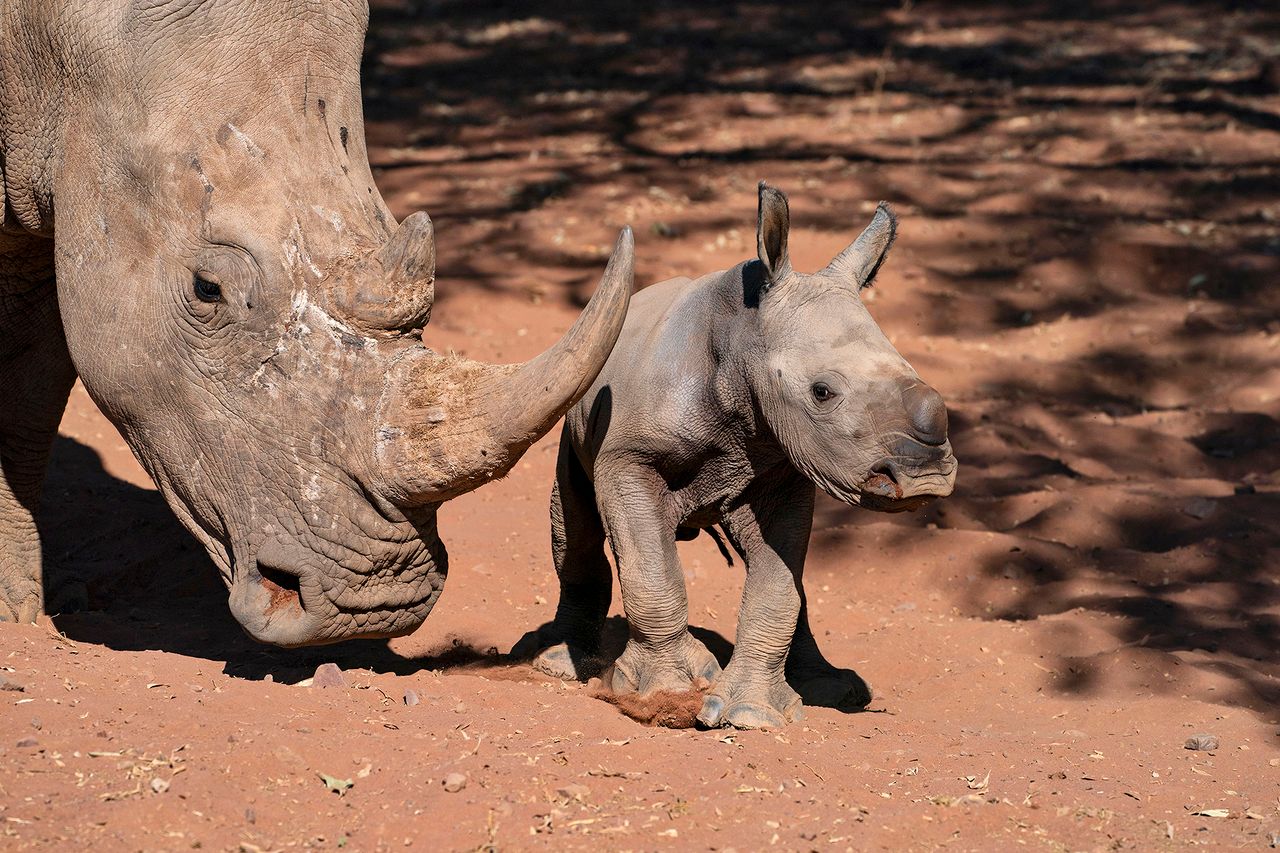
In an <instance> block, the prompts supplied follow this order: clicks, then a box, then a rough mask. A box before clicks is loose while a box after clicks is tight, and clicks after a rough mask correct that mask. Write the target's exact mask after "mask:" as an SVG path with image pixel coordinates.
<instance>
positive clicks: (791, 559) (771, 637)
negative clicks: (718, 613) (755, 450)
mask: <svg viewBox="0 0 1280 853" xmlns="http://www.w3.org/2000/svg"><path fill="white" fill-rule="evenodd" d="M805 485H807V484H799V483H796V484H792V485H790V486H789V487H782V488H778V489H772V490H769V491H768V493H767V494H763V493H762V494H757V495H755V496H753V497H752V498H751V499H750V500H748V501H747V502H746V503H745V504H744V505H742V506H740V507H738V508H737V509H735V510H734V511H733V512H731V513H729V514H728V515H727V516H726V518H725V520H724V525H723V526H724V529H725V533H727V534H728V536H729V538H730V540H731V541H732V542H733V545H734V547H735V548H736V549H737V550H738V551H739V553H741V554H742V555H743V557H744V559H745V561H746V564H747V579H746V583H745V584H744V585H743V589H742V606H741V607H740V608H739V610H738V633H737V639H736V641H735V643H734V649H733V657H732V658H731V659H730V661H729V665H728V666H727V667H725V669H724V672H722V673H721V674H720V677H719V678H718V679H716V681H715V683H713V684H712V686H711V691H710V693H709V694H708V695H707V698H706V700H705V701H704V702H703V705H702V710H701V712H699V714H698V721H699V722H701V723H702V724H703V725H706V726H712V727H715V726H734V727H735V728H743V729H776V728H781V727H782V726H784V725H785V724H787V723H789V722H793V721H795V720H798V719H800V718H801V716H802V707H803V703H802V702H801V699H800V695H799V694H798V693H796V691H795V690H794V689H792V687H791V685H789V684H788V683H787V677H786V664H787V655H788V652H789V651H790V648H791V640H792V637H793V636H794V634H795V630H796V619H797V617H798V616H799V614H800V600H801V597H800V577H801V571H802V569H803V564H804V551H805V543H807V541H808V537H809V515H808V514H807V513H803V512H801V513H797V511H796V502H797V501H800V502H801V503H803V500H804V495H805ZM762 491H763V490H762ZM808 494H809V504H810V506H811V505H812V500H813V497H812V488H811V487H810V490H809V492H808Z"/></svg>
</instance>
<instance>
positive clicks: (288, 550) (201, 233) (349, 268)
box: [0, 0, 632, 645]
mask: <svg viewBox="0 0 1280 853" xmlns="http://www.w3.org/2000/svg"><path fill="white" fill-rule="evenodd" d="M367 18H368V8H367V5H366V4H365V3H364V2H355V0H276V1H275V2H263V0H259V2H237V0H222V2H216V3H215V2H198V0H187V1H186V2H174V1H173V0H170V1H169V2H165V1H164V0H133V2H129V0H0V199H2V201H3V204H0V620H3V619H19V620H31V619H33V618H34V617H35V616H37V615H38V614H39V613H40V611H41V609H42V585H41V554H40V544H39V537H38V534H37V531H36V527H35V523H34V520H33V512H34V509H35V507H36V503H37V500H38V493H39V486H40V482H41V480H42V479H43V475H44V468H45V464H46V461H47V457H48V453H49V449H50V446H51V442H52V439H53V436H54V434H55V432H56V429H57V424H58V422H59V419H60V416H61V413H62V410H63V408H64V407H65V404H66V399H67V395H68V393H69V391H70V388H71V386H72V384H73V382H74V380H75V378H76V377H77V376H79V378H80V379H81V381H82V382H83V384H84V387H85V388H86V390H87V391H88V392H89V394H90V395H91V396H92V397H93V399H94V401H95V402H96V403H97V404H98V406H99V407H100V408H101V409H102V411H103V413H104V414H105V415H106V416H107V417H108V418H109V419H110V420H111V421H112V422H113V423H114V424H115V425H116V426H117V427H118V428H119V429H120V431H121V433H122V434H123V436H124V437H125V439H126V441H127V442H128V443H129V446H130V447H131V448H132V449H133V451H134V453H135V454H136V455H137V457H138V459H139V460H140V461H141V463H142V464H143V466H144V467H145V468H146V469H147V471H148V472H149V473H150V474H151V476H152V478H153V479H154V480H155V482H156V484H157V486H158V487H159V489H160V491H161V492H162V493H163V494H164V497H165V499H166V500H167V501H168V503H169V505H170V506H171V507H172V508H173V510H174V512H175V513H176V514H177V515H178V517H179V518H180V519H181V520H182V522H183V524H184V525H185V526H186V527H187V528H188V529H189V530H190V531H191V532H192V533H193V534H194V535H195V536H196V537H197V538H198V539H199V540H200V541H201V543H203V544H204V546H205V547H206V548H207V549H208V551H209V554H210V555H211V556H212V558H213V560H214V561H215V563H216V564H217V566H218V568H219V570H220V572H221V574H222V577H223V579H224V581H225V582H226V584H227V586H228V588H229V590H230V603H231V608H232V611H233V612H234V614H235V616H236V618H237V619H238V620H239V621H240V623H241V624H242V625H243V626H244V627H245V629H246V630H247V631H248V632H249V633H250V634H251V635H253V636H254V637H256V638H258V639H260V640H263V641H267V642H272V643H277V644H280V645H305V644H310V643H323V642H331V641H336V640H342V639H347V638H351V637H359V636H364V637H385V636H394V635H398V634H404V633H407V632H409V631H412V630H413V629H414V628H416V627H417V626H418V625H419V624H421V622H422V620H423V619H424V618H425V617H426V615H427V614H428V613H429V612H430V610H431V607H432V605H433V604H434V603H435V601H436V598H437V597H438V596H439V594H440V590H441V585H442V583H443V580H444V576H445V572H446V555H445V550H444V547H443V545H442V544H441V542H440V539H439V537H438V535H437V532H436V509H437V507H438V506H439V504H440V503H441V502H443V501H444V500H447V499H449V498H451V497H454V496H456V495H458V494H460V493H462V492H465V491H467V490H469V489H473V488H475V487H476V486H478V485H480V484H482V483H484V482H486V481H488V480H490V479H493V478H495V477H499V476H502V475H503V474H505V473H506V472H507V471H508V470H509V469H510V467H511V466H512V465H513V464H514V462H515V461H516V460H517V459H518V458H519V457H520V455H521V454H522V453H523V452H524V451H525V450H526V449H527V448H528V447H529V446H530V444H532V443H533V442H534V441H535V440H536V439H537V438H538V437H539V436H541V435H542V434H543V433H544V432H546V430H548V429H549V428H550V427H551V426H552V425H553V424H554V423H555V421H556V420H557V419H558V418H559V416H560V415H561V414H562V413H563V412H564V411H565V409H567V408H568V406H570V405H572V403H573V402H574V401H575V400H577V398H578V397H579V396H580V395H581V393H582V392H583V391H584V390H585V389H586V387H587V386H588V385H590V383H591V382H592V381H593V380H594V378H595V376H596V374H597V373H598V371H599V369H600V367H601V366H602V365H603V363H604V361H605V359H606V358H607V356H608V354H609V351H610V349H611V348H612V346H613V343H614V341H615V340H616V338H617V335H618V332H619V330H620V328H621V326H622V321H623V318H624V315H625V312H626V306H627V301H628V298H629V295H630V290H631V254H632V248H631V237H630V233H629V232H624V233H623V236H622V237H621V238H620V239H619V243H618V247H617V250H616V251H615V253H614V257H613V259H612V260H611V262H610V264H609V268H608V270H606V272H605V276H604V280H603V283H602V285H601V287H600V290H599V291H598V292H597V294H596V296H595V297H594V298H593V300H592V302H591V304H590V305H588V307H587V308H586V310H585V311H584V312H583V314H582V316H581V317H580V318H579V320H578V322H577V323H576V324H575V325H574V327H573V328H572V329H570V331H569V332H568V333H566V335H565V337H564V338H563V339H562V340H561V341H560V342H559V343H558V344H557V345H555V346H554V347H553V348H552V349H551V350H548V351H547V352H546V353H544V354H543V355H541V356H539V357H538V358H536V359H534V360H533V361H531V362H529V363H528V364H526V365H523V366H516V365H512V366H489V365H483V364H479V363H475V362H471V361H467V360H465V359H462V358H459V357H456V356H441V355H438V354H436V353H434V352H432V351H431V350H429V349H427V348H425V347H424V346H422V344H421V343H420V341H419V340H418V337H417V336H416V334H415V332H416V331H417V330H420V329H421V328H422V327H423V326H424V325H425V324H426V323H427V320H428V319H429V316H430V310H431V303H432V296H433V282H434V276H435V245H434V236H433V233H432V227H431V222H430V219H428V218H427V216H426V214H424V213H418V214H414V215H413V216H411V217H409V218H408V219H406V220H405V221H404V222H403V223H401V224H399V225H398V226H397V224H396V223H395V221H394V219H393V218H392V217H391V215H390V213H389V212H388V209H387V206H386V204H385V203H384V201H383V199H382V197H381V196H380V195H379V193H378V191H377V188H376V187H375V186H374V183H373V177H372V174H371V172H370V168H369V163H368V158H367V154H366V151H365V142H364V129H363V121H362V116H361V102H360V88H359V66H360V55H361V47H362V44H363V39H364V31H365V26H366V23H367Z"/></svg>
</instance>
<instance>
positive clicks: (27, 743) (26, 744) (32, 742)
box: [16, 737, 40, 749]
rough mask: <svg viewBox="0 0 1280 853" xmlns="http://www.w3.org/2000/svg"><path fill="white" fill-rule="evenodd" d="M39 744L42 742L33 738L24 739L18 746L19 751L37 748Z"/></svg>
mask: <svg viewBox="0 0 1280 853" xmlns="http://www.w3.org/2000/svg"><path fill="white" fill-rule="evenodd" d="M39 743H40V741H38V740H36V739H35V738H33V737H24V738H23V739H22V740H20V741H18V743H17V744H16V746H17V747H18V749H30V748H31V747H33V746H36V745H38V744H39Z"/></svg>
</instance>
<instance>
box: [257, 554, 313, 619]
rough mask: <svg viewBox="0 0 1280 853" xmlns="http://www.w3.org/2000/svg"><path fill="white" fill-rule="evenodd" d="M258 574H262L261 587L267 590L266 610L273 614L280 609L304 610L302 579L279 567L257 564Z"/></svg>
mask: <svg viewBox="0 0 1280 853" xmlns="http://www.w3.org/2000/svg"><path fill="white" fill-rule="evenodd" d="M258 574H259V575H261V576H262V588H263V589H264V590H266V592H267V608H266V612H267V613H271V614H275V613H280V612H281V611H289V610H292V611H295V612H297V613H298V614H302V613H305V612H306V607H304V606H303V604H302V579H301V578H300V577H298V576H297V575H293V574H289V573H288V572H285V571H281V570H280V569H273V568H271V567H270V566H264V565H262V564H261V563H259V564H258Z"/></svg>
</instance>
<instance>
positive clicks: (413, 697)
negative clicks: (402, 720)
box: [404, 690, 421, 705]
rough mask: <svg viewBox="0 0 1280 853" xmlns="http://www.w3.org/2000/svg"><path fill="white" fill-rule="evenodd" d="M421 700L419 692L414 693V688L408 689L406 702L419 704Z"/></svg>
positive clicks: (405, 693) (405, 696)
mask: <svg viewBox="0 0 1280 853" xmlns="http://www.w3.org/2000/svg"><path fill="white" fill-rule="evenodd" d="M420 701H421V700H420V699H419V698H418V694H417V693H414V692H413V691H412V690H406V691H405V692H404V704H406V705H417V704H418V703H419V702H420Z"/></svg>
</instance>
